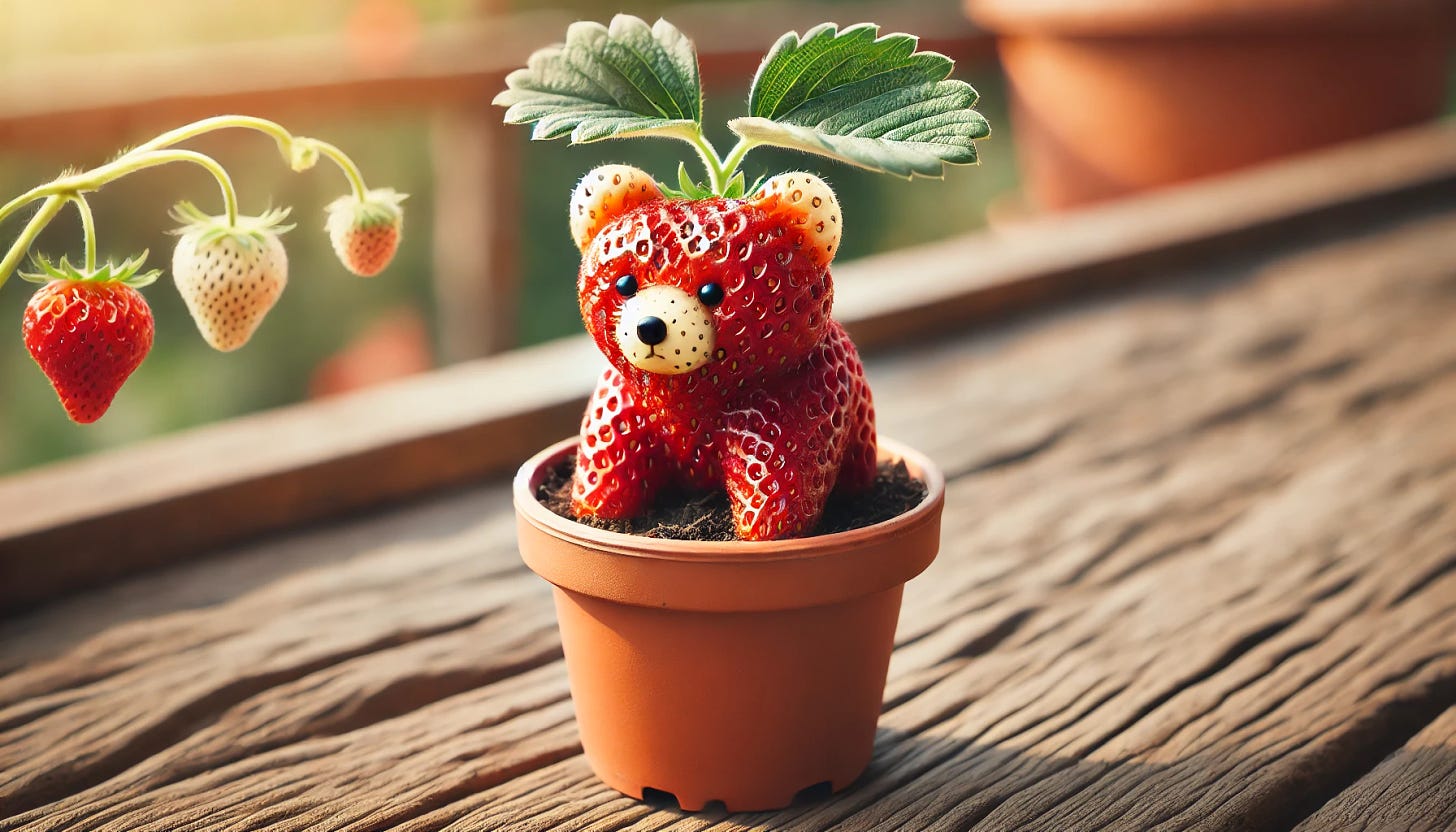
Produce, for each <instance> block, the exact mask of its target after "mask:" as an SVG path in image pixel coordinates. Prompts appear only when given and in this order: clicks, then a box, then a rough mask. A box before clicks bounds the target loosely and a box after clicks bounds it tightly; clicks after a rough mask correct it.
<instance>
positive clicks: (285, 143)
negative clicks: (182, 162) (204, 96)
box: [127, 116, 369, 199]
mask: <svg viewBox="0 0 1456 832" xmlns="http://www.w3.org/2000/svg"><path fill="white" fill-rule="evenodd" d="M233 127H240V128H243V129H245V130H257V131H258V132H260V133H263V134H266V135H268V136H271V137H273V140H274V141H276V142H278V152H279V153H281V154H282V155H283V160H284V161H285V162H287V163H288V164H289V165H290V166H292V165H293V163H294V146H295V145H303V144H307V145H308V146H309V147H311V148H313V149H314V150H317V151H318V152H319V153H320V154H322V155H324V156H327V157H328V158H329V161H331V162H333V163H334V164H335V165H338V167H339V170H341V171H343V173H344V177H345V178H346V179H348V180H349V186H350V187H351V188H353V189H354V196H356V197H358V198H359V199H363V198H364V196H365V194H367V193H368V192H369V189H368V188H367V187H365V185H364V174H363V173H361V172H360V170H359V166H358V165H356V164H354V160H353V159H350V158H349V157H348V155H346V154H345V153H344V151H342V150H340V149H339V148H337V147H335V146H334V145H331V144H329V143H328V142H325V141H320V140H318V139H310V138H307V137H305V136H295V135H293V134H292V133H290V132H288V129H287V128H285V127H284V126H283V125H281V124H279V123H278V122H276V121H269V120H268V119H266V118H257V117H255V116H213V117H212V118H205V119H202V120H201V121H194V122H192V123H191V124H184V125H182V126H181V127H178V128H177V129H175V130H168V131H167V132H165V133H163V134H162V135H160V136H158V137H156V138H155V139H152V140H151V141H149V142H147V143H146V144H143V145H139V146H137V147H136V148H135V149H133V150H132V151H131V152H129V153H128V154H127V155H128V156H131V155H134V154H137V153H147V152H150V151H153V150H160V149H162V148H164V147H171V146H172V145H174V144H177V143H178V142H182V141H186V140H187V139H191V138H196V137H197V136H200V135H202V134H204V133H211V132H212V131H214V130H225V129H228V128H233Z"/></svg>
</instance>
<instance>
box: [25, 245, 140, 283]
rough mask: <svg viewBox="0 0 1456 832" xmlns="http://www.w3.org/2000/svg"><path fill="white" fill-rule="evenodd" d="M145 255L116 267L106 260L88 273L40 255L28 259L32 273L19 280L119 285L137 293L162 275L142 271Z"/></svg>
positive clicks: (65, 262)
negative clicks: (32, 267)
mask: <svg viewBox="0 0 1456 832" xmlns="http://www.w3.org/2000/svg"><path fill="white" fill-rule="evenodd" d="M147 254H148V252H145V251H143V252H142V253H141V254H138V255H137V256H135V257H128V258H126V259H125V260H122V261H121V262H120V263H113V262H112V261H110V260H108V261H106V262H105V263H102V264H101V265H100V266H98V267H97V268H95V269H92V270H89V271H88V270H86V269H83V268H79V267H77V266H75V265H72V263H71V261H70V260H69V259H68V258H67V257H66V256H65V255H62V256H61V259H60V262H58V263H53V262H51V260H50V258H48V257H46V256H45V255H44V254H36V255H34V256H33V257H32V258H31V262H32V263H33V264H34V265H35V268H36V271H34V272H20V278H21V279H22V280H25V281H27V282H30V283H50V282H51V281H53V280H72V281H76V282H79V283H123V284H125V285H127V286H130V287H132V288H133V289H140V288H142V287H143V286H150V285H151V284H152V283H154V282H156V280H157V278H158V277H160V276H161V274H162V270H161V269H149V270H147V271H142V265H143V264H145V263H146V261H147Z"/></svg>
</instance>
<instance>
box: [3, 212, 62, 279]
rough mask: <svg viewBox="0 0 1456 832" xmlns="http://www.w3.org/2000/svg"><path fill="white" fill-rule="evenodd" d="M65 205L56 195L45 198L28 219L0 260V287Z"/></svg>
mask: <svg viewBox="0 0 1456 832" xmlns="http://www.w3.org/2000/svg"><path fill="white" fill-rule="evenodd" d="M65 204H66V199H65V197H63V196H60V195H56V194H52V195H50V196H47V197H46V201H45V202H43V203H41V206H40V210H38V211H36V212H35V216H33V217H31V218H30V222H28V223H26V224H25V228H24V229H23V230H22V231H21V232H20V237H19V238H18V239H16V241H15V245H12V246H11V247H10V251H8V252H6V253H5V259H4V260H0V286H3V285H5V281H6V280H7V279H8V278H9V277H10V273H11V272H13V271H15V267H16V266H17V265H19V264H20V258H22V257H24V256H25V252H26V251H28V250H29V249H30V244H31V243H33V242H35V238H36V237H37V236H38V235H39V234H40V232H41V230H42V229H44V228H45V227H46V226H47V225H48V224H50V221H51V220H53V219H55V218H56V214H59V213H60V212H61V208H62V207H64V206H65Z"/></svg>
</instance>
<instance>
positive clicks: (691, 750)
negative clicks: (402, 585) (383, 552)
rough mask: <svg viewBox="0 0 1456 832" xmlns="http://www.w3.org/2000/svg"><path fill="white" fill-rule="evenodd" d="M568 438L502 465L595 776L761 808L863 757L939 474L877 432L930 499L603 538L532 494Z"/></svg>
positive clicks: (940, 492)
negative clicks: (791, 530)
mask: <svg viewBox="0 0 1456 832" xmlns="http://www.w3.org/2000/svg"><path fill="white" fill-rule="evenodd" d="M575 450H576V440H575V439H570V440H566V441H563V442H560V443H557V444H556V445H553V446H551V447H550V448H547V449H546V450H545V451H543V452H541V453H540V454H538V455H537V456H536V457H534V458H533V459H531V460H530V461H529V462H527V463H526V464H525V465H524V466H523V467H522V468H521V470H520V472H519V473H518V474H517V475H516V480H515V503H516V516H517V527H518V529H519V536H520V547H521V555H522V557H523V558H524V559H525V561H526V564H527V565H528V566H530V567H531V569H533V570H534V571H535V572H536V573H537V574H539V575H540V576H541V577H543V578H545V579H546V580H548V581H550V582H551V583H552V584H553V585H555V590H554V594H555V598H556V614H557V619H558V623H559V624H560V627H561V641H562V646H563V648H564V649H565V654H566V669H567V674H568V675H569V677H570V680H571V696H572V700H573V702H574V704H575V706H576V715H577V723H578V725H579V729H580V732H581V744H582V748H583V749H584V751H585V752H586V757H587V759H588V761H590V763H591V766H592V768H593V769H594V770H595V771H596V773H597V775H598V776H599V777H601V779H602V780H603V781H604V782H606V784H607V785H609V786H611V787H612V788H614V789H617V790H618V791H621V792H624V793H626V794H628V795H631V796H633V797H637V798H641V797H642V796H643V792H644V790H645V789H654V790H658V791H662V792H668V793H670V794H672V795H673V796H675V797H676V798H677V801H678V803H679V804H680V805H681V806H682V808H684V809H686V810H689V811H695V810H698V809H701V808H703V806H704V805H705V804H707V803H709V802H711V801H715V800H721V801H723V803H724V805H725V806H726V807H727V809H728V810H730V811H752V810H764V809H776V808H780V807H783V806H787V805H788V804H789V803H791V802H792V801H793V799H794V797H795V795H796V794H797V793H799V792H800V791H802V790H804V789H806V788H809V787H811V786H818V785H820V784H822V783H825V782H828V783H829V784H830V785H831V787H832V788H833V789H835V790H839V789H842V788H844V787H845V786H847V785H849V784H850V783H851V782H852V781H853V780H854V779H855V778H856V777H858V776H859V775H860V773H861V772H862V771H864V769H865V766H866V765H868V764H869V760H870V756H871V754H872V752H873V750H874V737H875V725H876V723H877V721H878V720H879V715H880V705H881V700H882V699H883V697H884V691H885V674H886V671H887V669H888V667H889V661H890V651H891V648H892V647H893V645H894V640H895V623H896V619H897V617H898V616H899V612H900V596H901V591H902V589H903V588H904V584H905V582H906V581H908V580H909V579H910V578H912V577H914V576H915V575H917V574H919V573H920V572H921V571H922V570H924V569H925V567H926V566H928V565H930V562H931V560H933V559H934V558H935V554H936V552H937V550H938V549H939V546H940V515H941V507H942V505H943V504H944V501H945V483H944V480H943V478H942V476H941V474H940V471H939V470H938V469H937V468H936V467H935V466H934V465H933V464H932V463H930V462H929V461H928V460H927V459H925V458H924V457H923V456H921V455H920V454H918V453H915V452H914V451H911V450H908V449H906V448H903V447H901V446H899V445H896V444H894V443H892V442H888V441H885V440H881V446H880V454H881V457H882V458H889V459H892V460H893V459H904V460H905V463H906V465H907V466H908V468H909V469H910V472H911V473H912V474H913V475H915V476H916V477H918V478H920V479H922V480H923V481H924V482H925V483H926V485H927V486H928V488H929V493H928V494H927V495H926V497H925V499H924V500H922V501H921V503H920V504H919V505H918V506H916V507H915V508H913V509H911V510H910V511H907V512H905V513H904V514H902V515H900V516H899V517H896V518H894V519H892V520H887V521H885V522H883V523H879V524H876V525H874V526H869V527H866V528H863V529H855V530H853V531H848V532H841V533H837V534H830V535H822V536H819V537H811V538H802V539H798V540H785V541H773V542H754V543H744V542H714V543H699V542H692V541H680V540H660V539H652V538H646V537H639V536H635V535H626V534H618V533H615V532H607V531H601V530H598V529H593V528H591V527H589V526H585V525H582V524H580V523H576V522H573V521H571V520H568V519H565V518H562V517H560V516H557V515H556V514H554V513H552V512H551V511H550V510H548V509H547V508H545V507H544V506H542V505H541V503H540V502H539V501H538V500H537V499H536V491H537V488H538V487H539V486H540V484H541V482H542V481H543V480H544V479H545V477H546V474H547V472H548V471H549V470H551V469H552V468H554V467H555V466H557V465H559V464H560V463H561V462H562V461H563V460H565V459H566V457H567V456H568V455H569V454H572V453H575Z"/></svg>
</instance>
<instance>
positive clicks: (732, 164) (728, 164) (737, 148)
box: [723, 138, 759, 185]
mask: <svg viewBox="0 0 1456 832" xmlns="http://www.w3.org/2000/svg"><path fill="white" fill-rule="evenodd" d="M758 144H759V143H758V142H756V141H754V140H752V139H748V138H741V139H739V140H738V144H735V145H733V149H732V150H729V151H728V158H727V159H725V160H724V161H723V180H724V183H725V185H726V183H727V181H728V180H730V179H732V178H733V174H735V173H737V172H738V166H739V165H741V164H743V157H744V156H747V155H748V151H750V150H752V149H754V148H755V147H758Z"/></svg>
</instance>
